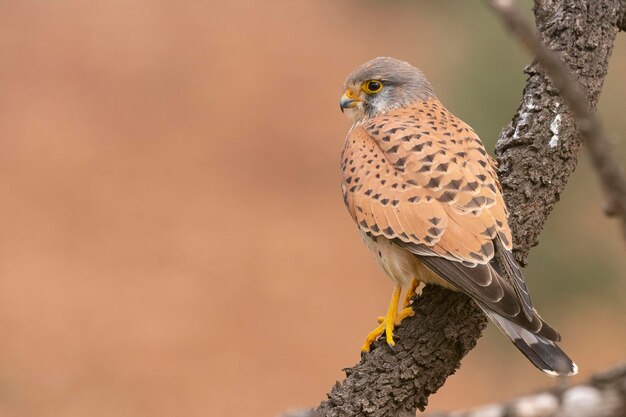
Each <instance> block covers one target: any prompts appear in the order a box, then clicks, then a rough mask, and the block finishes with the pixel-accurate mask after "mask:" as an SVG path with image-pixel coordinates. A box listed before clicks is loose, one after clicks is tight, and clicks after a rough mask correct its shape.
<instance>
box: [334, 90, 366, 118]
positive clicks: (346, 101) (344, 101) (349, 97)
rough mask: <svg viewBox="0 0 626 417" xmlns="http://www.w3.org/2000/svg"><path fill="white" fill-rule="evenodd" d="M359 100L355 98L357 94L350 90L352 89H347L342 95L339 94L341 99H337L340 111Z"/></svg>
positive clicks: (353, 105) (356, 103)
mask: <svg viewBox="0 0 626 417" xmlns="http://www.w3.org/2000/svg"><path fill="white" fill-rule="evenodd" d="M360 101H361V100H360V99H359V98H357V96H356V95H355V94H354V93H353V92H352V90H350V89H348V90H347V91H346V92H345V93H344V94H343V96H341V100H339V108H340V109H341V112H342V113H343V111H344V110H345V109H351V108H352V107H356V106H357V105H358V104H359V102H360Z"/></svg>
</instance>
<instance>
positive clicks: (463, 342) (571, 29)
mask: <svg viewBox="0 0 626 417" xmlns="http://www.w3.org/2000/svg"><path fill="white" fill-rule="evenodd" d="M556 3H558V4H556ZM622 6H623V5H622V0H601V1H600V0H579V1H576V2H541V3H539V2H538V3H537V4H536V7H535V16H536V20H537V26H538V29H539V32H540V33H541V34H542V36H543V37H544V40H545V41H546V42H547V44H548V45H549V47H550V48H551V49H553V50H558V51H560V54H561V57H562V59H564V61H565V62H566V64H567V66H568V68H570V70H572V71H573V72H574V73H575V75H576V77H577V79H578V81H579V82H580V84H581V85H582V87H583V91H584V92H585V95H586V97H587V100H588V103H589V105H590V107H591V108H592V109H593V108H595V105H596V103H597V100H598V98H599V95H600V91H601V88H602V83H603V81H604V77H605V76H606V73H607V68H608V60H609V57H610V55H611V51H612V48H613V41H614V39H615V35H616V33H617V30H618V29H617V21H618V13H617V11H618V10H619V11H621V10H622ZM620 16H621V14H620ZM526 73H527V74H528V75H529V79H528V81H527V84H526V87H525V88H524V96H523V99H522V103H521V105H520V108H519V109H518V112H517V114H516V115H515V116H514V118H513V120H512V122H511V123H510V125H509V126H508V127H507V128H506V129H505V130H504V131H503V132H502V134H501V136H500V139H499V140H498V143H497V145H496V154H497V157H498V160H499V162H500V170H499V175H500V181H501V183H502V186H503V189H504V194H505V200H506V202H507V205H508V207H509V209H510V212H511V216H510V219H509V222H510V225H511V228H512V230H513V234H514V243H515V247H516V256H517V258H518V261H519V262H520V263H521V264H525V260H526V256H527V255H528V251H529V250H530V248H531V247H533V246H535V245H536V243H537V237H538V235H539V233H540V231H541V229H542V227H543V224H544V222H545V220H546V218H547V216H548V215H549V213H550V211H551V210H552V208H553V206H554V204H555V203H556V201H558V198H559V194H560V193H561V192H562V191H563V189H564V188H565V185H566V183H567V179H568V178H569V176H570V174H571V173H572V172H573V171H574V168H575V166H576V163H577V160H578V156H579V150H580V140H579V132H578V130H577V129H576V127H575V126H574V123H573V121H572V119H571V117H570V115H569V113H567V112H565V111H564V110H563V109H561V108H560V107H559V106H560V105H561V103H562V98H561V97H560V96H559V95H558V92H557V90H556V89H555V88H554V87H553V86H552V85H551V83H550V82H549V80H548V79H547V78H546V77H545V76H544V75H543V73H542V71H540V69H539V68H538V66H537V64H533V65H531V66H529V67H528V68H527V69H526ZM558 115H561V117H560V118H559V123H558V124H556V123H555V121H554V120H555V119H556V118H557V117H556V116H558ZM531 116H532V117H531ZM551 129H552V130H551ZM555 130H556V131H557V133H556V134H555V133H554V131H555ZM555 135H556V136H557V139H556V141H557V146H552V145H550V143H553V142H554V141H553V139H554V136H555ZM414 306H415V308H416V310H417V313H416V315H415V316H414V317H411V318H408V319H406V320H405V321H403V322H402V325H401V326H400V327H399V328H398V329H397V333H396V335H397V336H398V339H397V341H396V343H397V344H396V347H395V348H394V349H391V348H389V347H388V346H387V345H386V344H385V343H384V341H383V342H380V343H376V344H375V345H374V346H373V350H372V352H371V353H368V354H364V355H363V356H362V358H361V362H360V363H358V364H357V365H355V366H354V367H352V368H348V369H346V379H345V380H343V381H341V382H338V383H337V384H336V385H335V386H334V387H333V388H332V390H331V392H330V393H329V394H328V400H326V401H323V402H322V403H321V404H320V406H319V407H318V409H317V410H315V411H314V413H315V415H318V416H324V417H340V416H346V417H347V416H350V417H354V416H364V417H365V416H367V417H373V416H394V417H395V416H402V415H404V414H406V415H414V413H415V409H416V408H419V409H420V410H423V409H424V407H425V406H426V405H427V403H428V396H429V395H430V394H432V393H434V392H436V391H437V390H438V389H439V388H440V387H441V386H442V385H443V383H444V382H445V380H446V378H447V377H448V376H449V375H450V374H452V373H454V372H455V371H456V369H457V368H458V367H459V365H460V360H461V359H462V358H463V357H464V356H465V355H466V354H467V352H469V350H470V349H472V348H473V347H474V345H475V343H476V340H477V339H478V338H479V337H480V335H481V333H482V330H483V328H484V327H485V323H486V319H485V317H484V316H483V314H482V313H481V312H480V311H479V309H478V307H477V306H476V305H475V304H474V303H473V302H472V301H471V300H469V299H468V298H467V297H466V296H464V295H462V294H458V293H452V292H450V291H448V290H445V289H443V288H441V287H434V286H433V287H431V286H427V287H426V288H425V290H424V292H423V294H422V295H421V296H419V297H418V298H417V299H416V300H415V302H414Z"/></svg>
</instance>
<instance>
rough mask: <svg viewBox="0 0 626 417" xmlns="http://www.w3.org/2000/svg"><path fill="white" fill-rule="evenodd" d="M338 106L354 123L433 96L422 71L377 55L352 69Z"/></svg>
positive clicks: (396, 60) (405, 63) (393, 59)
mask: <svg viewBox="0 0 626 417" xmlns="http://www.w3.org/2000/svg"><path fill="white" fill-rule="evenodd" d="M344 90H345V93H344V94H343V96H342V97H341V100H340V103H339V106H340V108H341V111H342V112H344V113H345V114H346V115H347V116H348V118H349V119H350V120H352V122H353V123H354V124H358V123H360V122H362V121H364V120H367V119H369V118H372V117H376V116H378V115H380V114H382V113H385V112H388V111H390V110H393V109H397V108H400V107H406V106H408V105H410V104H412V103H414V102H417V101H423V100H427V99H428V98H430V97H434V96H435V92H434V90H433V87H432V86H431V85H430V83H429V82H428V80H427V79H426V77H425V76H424V74H423V73H422V71H420V70H419V69H417V68H415V67H414V66H413V65H411V64H409V63H408V62H405V61H401V60H399V59H395V58H389V57H378V58H374V59H372V60H371V61H368V62H366V63H364V64H362V65H361V66H359V67H358V68H357V69H355V70H354V71H352V73H351V74H350V75H349V76H348V78H347V79H346V81H345V83H344Z"/></svg>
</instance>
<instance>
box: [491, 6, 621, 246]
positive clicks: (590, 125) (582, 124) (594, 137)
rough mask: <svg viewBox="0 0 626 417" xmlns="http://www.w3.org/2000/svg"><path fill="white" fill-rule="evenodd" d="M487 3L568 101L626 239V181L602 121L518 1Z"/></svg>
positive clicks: (609, 210)
mask: <svg viewBox="0 0 626 417" xmlns="http://www.w3.org/2000/svg"><path fill="white" fill-rule="evenodd" d="M487 3H488V4H489V5H490V6H491V8H492V9H493V10H494V11H495V12H496V13H497V14H498V15H499V16H500V18H501V19H502V21H503V22H504V24H505V26H506V27H507V29H509V31H510V32H512V33H513V34H514V35H515V36H516V37H517V39H518V40H519V41H520V43H521V44H523V45H524V46H525V47H526V49H528V50H529V52H531V53H532V54H534V55H535V57H536V59H537V61H538V62H539V64H540V65H541V67H542V68H543V69H544V70H545V72H546V73H547V74H548V76H549V77H550V80H551V81H552V83H553V84H554V85H555V86H556V88H557V89H558V91H559V94H560V95H561V97H562V98H563V99H564V100H565V103H566V104H567V107H568V108H569V110H570V111H571V112H572V114H573V116H574V120H575V123H576V126H577V127H578V129H579V130H580V132H581V133H582V137H583V139H584V141H585V144H586V145H587V148H588V150H589V153H590V154H591V159H592V160H593V164H594V167H595V169H596V171H597V172H598V175H599V176H600V182H601V185H602V187H603V188H604V193H605V194H606V197H607V200H608V203H607V207H606V209H605V211H606V213H607V214H608V215H610V216H619V217H621V219H622V229H623V233H624V236H626V178H625V177H624V173H623V171H622V169H621V167H620V165H619V164H618V162H617V160H616V159H615V158H614V157H613V153H612V146H611V145H610V142H609V140H608V138H607V137H606V133H605V131H604V128H603V126H602V124H601V123H600V120H599V119H598V117H596V115H595V114H594V113H592V112H591V111H590V109H589V105H588V104H587V99H586V97H585V93H584V92H583V89H582V88H581V86H580V85H579V84H578V82H577V81H576V80H575V79H574V77H573V76H572V74H571V73H570V72H569V71H568V70H567V69H566V68H565V67H564V66H563V63H562V62H561V59H560V58H559V57H558V55H557V54H556V53H554V52H552V51H551V50H550V49H548V48H546V47H545V46H544V43H543V41H542V40H541V39H540V38H539V36H538V35H537V32H536V31H535V30H534V28H533V26H532V25H531V24H530V23H529V22H528V21H527V20H526V18H525V17H524V15H523V14H522V12H521V11H520V9H519V6H518V5H517V4H516V3H517V2H516V0H487ZM621 12H622V9H621V8H620V9H619V10H618V11H616V15H617V16H618V17H623V15H622V14H621ZM557 118H558V119H557ZM559 125H560V117H559V115H558V114H557V116H556V118H555V122H554V125H551V130H552V131H553V138H554V140H553V141H551V142H550V143H551V144H552V145H554V146H558V135H559V132H558V130H559Z"/></svg>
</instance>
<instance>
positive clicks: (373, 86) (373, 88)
mask: <svg viewBox="0 0 626 417" xmlns="http://www.w3.org/2000/svg"><path fill="white" fill-rule="evenodd" d="M381 88H383V85H382V84H381V83H380V82H378V81H370V82H368V83H367V89H368V90H369V91H370V92H372V93H376V92H378V91H380V90H381Z"/></svg>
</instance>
